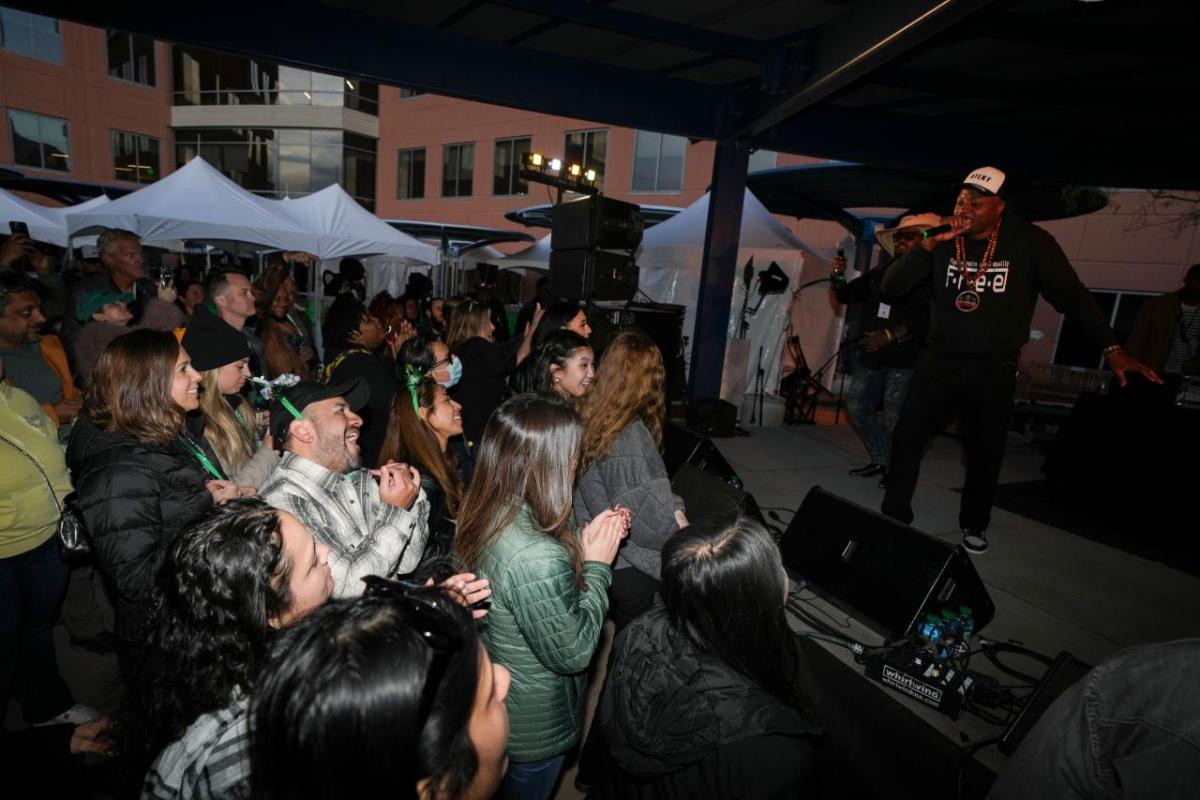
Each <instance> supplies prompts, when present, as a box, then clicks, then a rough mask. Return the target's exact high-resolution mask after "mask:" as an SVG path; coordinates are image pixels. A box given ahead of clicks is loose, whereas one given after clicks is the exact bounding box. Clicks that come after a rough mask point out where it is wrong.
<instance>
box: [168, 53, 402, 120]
mask: <svg viewBox="0 0 1200 800" xmlns="http://www.w3.org/2000/svg"><path fill="white" fill-rule="evenodd" d="M171 65H172V71H173V73H174V79H175V80H174V92H173V95H172V102H173V103H174V104H175V105H177V106H234V105H280V106H342V107H344V108H349V109H352V110H354V111H361V112H363V113H365V114H371V115H376V114H378V113H379V84H377V83H374V82H371V81H363V80H359V79H358V78H346V77H339V76H337V75H327V74H325V73H323V72H312V71H310V70H306V69H297V68H295V67H284V66H280V65H278V64H272V63H270V62H266V61H258V60H256V59H253V58H246V57H244V56H235V55H229V54H227V53H217V52H213V51H211V50H204V49H203V48H199V47H191V46H186V45H175V46H174V47H172V48H171Z"/></svg>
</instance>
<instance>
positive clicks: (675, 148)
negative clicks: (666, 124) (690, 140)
mask: <svg viewBox="0 0 1200 800" xmlns="http://www.w3.org/2000/svg"><path fill="white" fill-rule="evenodd" d="M686 152H687V139H686V138H684V137H683V136H671V135H669V134H665V133H651V132H650V131H638V132H637V136H636V137H635V139H634V143H633V184H632V186H631V187H630V188H631V189H632V190H633V191H635V192H678V191H681V190H682V189H683V159H684V154H685V153H686Z"/></svg>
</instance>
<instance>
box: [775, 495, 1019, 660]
mask: <svg viewBox="0 0 1200 800" xmlns="http://www.w3.org/2000/svg"><path fill="white" fill-rule="evenodd" d="M779 549H780V550H781V551H782V553H783V563H784V565H785V566H786V567H787V568H788V571H789V572H790V573H792V576H793V577H794V578H795V579H796V580H797V581H801V580H802V581H806V582H807V584H808V586H809V588H811V589H812V590H813V591H814V592H816V593H817V594H818V595H820V596H821V597H823V598H825V599H826V600H828V601H829V602H831V603H833V604H834V605H835V606H837V607H838V608H840V609H842V610H843V611H845V612H846V613H847V614H849V615H850V616H852V617H854V618H855V619H857V620H859V621H860V622H862V623H863V624H864V625H866V626H867V627H869V628H871V629H872V630H874V631H875V632H876V633H879V634H880V635H882V636H883V637H884V638H885V639H889V640H891V639H899V638H901V637H904V636H907V635H909V634H910V633H912V631H913V629H914V628H915V626H916V623H917V622H918V621H920V620H921V619H922V618H923V617H924V615H925V614H927V613H939V614H940V613H941V611H942V610H943V609H945V608H952V609H954V610H955V611H957V610H958V609H959V607H960V606H964V605H965V606H970V607H971V612H972V613H971V616H972V617H973V618H974V619H975V630H976V631H980V630H983V627H984V626H985V625H987V624H988V623H989V622H991V621H992V617H993V616H995V614H996V607H995V606H994V605H993V604H992V598H991V597H990V596H989V595H988V592H987V588H986V587H985V586H984V585H983V581H982V580H981V579H980V577H979V573H978V572H976V571H975V566H974V565H973V564H972V563H971V560H970V559H969V558H968V557H967V554H966V552H965V551H964V550H963V549H962V548H961V547H960V546H959V545H957V544H950V543H949V542H945V541H942V540H941V539H938V538H935V537H933V536H929V535H928V534H925V533H922V532H921V531H918V530H916V529H915V528H911V527H909V526H907V525H904V524H901V523H899V522H896V521H895V520H893V519H890V518H888V517H885V516H883V515H882V514H878V513H876V512H874V511H871V510H869V509H866V508H863V507H862V506H860V505H856V504H855V503H851V502H850V501H848V500H843V499H842V498H840V497H836V496H835V495H832V494H830V493H829V492H827V491H825V490H824V489H822V488H821V487H819V486H816V487H813V488H812V489H811V490H810V491H809V493H808V496H807V497H805V498H804V502H803V503H802V504H801V506H800V509H799V510H798V511H797V512H796V516H795V517H793V518H792V523H791V524H790V525H789V526H788V529H787V531H785V532H784V535H783V538H782V539H781V540H780V542H779Z"/></svg>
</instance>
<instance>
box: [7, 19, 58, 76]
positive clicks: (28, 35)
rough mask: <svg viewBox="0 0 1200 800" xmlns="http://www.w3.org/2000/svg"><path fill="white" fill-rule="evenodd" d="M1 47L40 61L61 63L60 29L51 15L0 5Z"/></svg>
mask: <svg viewBox="0 0 1200 800" xmlns="http://www.w3.org/2000/svg"><path fill="white" fill-rule="evenodd" d="M0 47H3V48H4V49H5V50H7V51H8V52H10V53H16V54H17V55H21V56H28V57H29V58H36V59H38V60H39V61H49V62H50V63H52V64H61V63H63V49H62V31H60V30H59V27H58V20H56V19H55V18H54V17H43V16H42V15H41V14H30V13H29V12H28V11H16V10H15V9H11V8H0Z"/></svg>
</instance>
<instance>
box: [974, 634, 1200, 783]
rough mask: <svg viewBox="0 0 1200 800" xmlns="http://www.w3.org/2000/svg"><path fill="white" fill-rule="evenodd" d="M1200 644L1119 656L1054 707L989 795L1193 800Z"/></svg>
mask: <svg viewBox="0 0 1200 800" xmlns="http://www.w3.org/2000/svg"><path fill="white" fill-rule="evenodd" d="M1198 784H1200V639H1180V640H1178V641H1174V642H1165V643H1163V644H1152V645H1146V646H1144V647H1137V648H1131V649H1129V650H1122V651H1121V652H1119V653H1117V654H1116V655H1114V656H1112V657H1110V658H1108V659H1106V660H1105V661H1104V663H1102V664H1100V665H1099V666H1098V667H1096V668H1095V669H1093V670H1092V671H1091V672H1089V673H1088V674H1087V675H1086V676H1084V678H1083V679H1082V680H1080V681H1079V682H1078V683H1076V684H1075V685H1074V686H1072V687H1071V688H1070V689H1068V690H1067V691H1065V692H1064V693H1063V694H1062V695H1061V696H1060V697H1059V698H1058V699H1057V700H1055V701H1054V703H1053V704H1051V706H1050V708H1048V709H1047V710H1046V713H1045V714H1043V715H1042V718H1041V719H1040V720H1038V722H1037V724H1036V725H1034V727H1033V730H1031V731H1030V732H1029V735H1028V736H1026V737H1025V740H1024V741H1022V742H1021V745H1020V747H1018V748H1017V752H1016V753H1014V754H1013V756H1012V758H1010V759H1009V760H1008V768H1007V769H1006V770H1005V771H1004V772H1003V773H1002V774H1001V775H1000V777H999V778H998V779H997V780H996V783H995V784H994V785H993V786H992V791H991V793H990V794H989V795H988V797H989V798H991V799H992V800H1018V798H1026V797H1128V798H1135V797H1153V798H1176V797H1177V798H1184V797H1196V787H1197V785H1198Z"/></svg>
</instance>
